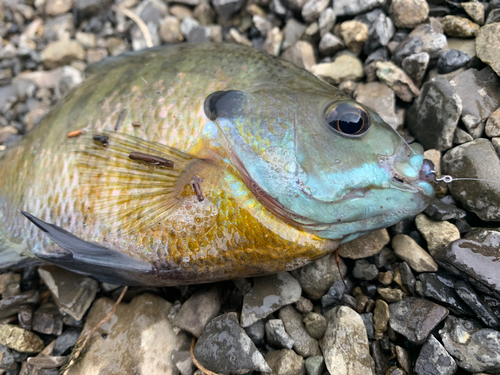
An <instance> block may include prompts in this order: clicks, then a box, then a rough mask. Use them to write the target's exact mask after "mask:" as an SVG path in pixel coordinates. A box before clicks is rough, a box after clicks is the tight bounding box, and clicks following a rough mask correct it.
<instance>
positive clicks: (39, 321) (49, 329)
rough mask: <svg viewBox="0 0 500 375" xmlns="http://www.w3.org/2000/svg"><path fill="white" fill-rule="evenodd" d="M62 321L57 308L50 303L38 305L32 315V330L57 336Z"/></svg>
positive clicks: (60, 331)
mask: <svg viewBox="0 0 500 375" xmlns="http://www.w3.org/2000/svg"><path fill="white" fill-rule="evenodd" d="M62 328H63V322H62V316H61V313H60V311H59V308H58V307H57V306H56V305H54V304H52V303H45V304H43V305H42V306H40V307H39V308H38V309H37V310H36V311H35V314H34V315H33V331H36V332H40V333H44V334H46V335H56V336H59V335H60V334H61V333H62Z"/></svg>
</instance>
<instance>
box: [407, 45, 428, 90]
mask: <svg viewBox="0 0 500 375" xmlns="http://www.w3.org/2000/svg"><path fill="white" fill-rule="evenodd" d="M429 60H430V56H429V54H428V53H427V52H420V53H415V54H413V55H410V56H407V57H405V58H404V59H403V61H402V63H401V66H402V68H403V70H404V71H405V73H406V74H408V76H409V77H410V78H411V79H412V80H413V82H414V83H415V85H416V86H417V87H420V86H421V84H422V79H423V78H424V76H425V72H426V71H427V66H428V65H429Z"/></svg>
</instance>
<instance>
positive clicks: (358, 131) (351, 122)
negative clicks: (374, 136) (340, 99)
mask: <svg viewBox="0 0 500 375" xmlns="http://www.w3.org/2000/svg"><path fill="white" fill-rule="evenodd" d="M326 123H327V124H328V125H329V126H330V127H331V128H332V129H333V130H334V131H335V132H337V133H339V134H341V135H343V136H346V137H351V138H358V137H361V136H363V135H364V134H365V133H366V132H367V131H368V129H369V128H370V125H371V121H370V116H369V115H368V113H367V112H366V110H364V109H363V108H361V107H359V106H357V105H353V104H350V103H340V104H339V105H337V106H335V107H330V108H328V110H327V111H326Z"/></svg>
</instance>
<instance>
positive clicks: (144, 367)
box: [68, 293, 191, 375]
mask: <svg viewBox="0 0 500 375" xmlns="http://www.w3.org/2000/svg"><path fill="white" fill-rule="evenodd" d="M114 303H115V301H114V300H111V299H108V298H100V299H98V300H96V301H95V302H94V304H93V305H92V308H91V309H90V311H89V313H88V315H87V317H86V323H85V327H84V328H83V331H82V333H81V338H83V337H86V336H87V335H88V334H89V332H90V331H91V330H92V328H93V327H94V326H96V325H97V323H99V321H101V320H102V318H103V317H105V316H106V314H107V313H108V312H109V311H110V310H111V308H112V307H113V305H114ZM171 306H172V304H171V303H170V302H167V301H165V300H164V299H163V298H160V297H157V296H154V295H152V294H148V293H146V294H141V295H140V296H138V297H135V298H134V299H133V300H132V301H131V302H130V303H127V304H124V303H121V304H120V305H118V306H117V309H116V310H115V313H114V315H113V317H112V318H111V319H110V320H108V321H107V322H106V323H104V324H103V325H101V326H100V327H99V331H98V332H99V334H97V335H94V337H93V338H92V340H90V343H89V346H88V347H87V349H86V352H85V355H84V356H82V358H80V360H79V361H77V362H76V364H75V365H74V366H73V367H71V368H70V370H69V372H68V375H77V374H99V373H102V374H107V375H119V374H127V373H130V369H132V368H133V369H134V371H136V372H138V373H144V374H153V373H155V372H156V371H158V369H162V372H163V373H164V374H169V375H173V374H176V373H177V369H175V367H174V366H175V365H174V363H173V362H172V354H173V352H174V350H177V349H178V348H181V347H186V346H187V347H189V343H190V341H191V339H190V338H188V337H187V335H186V334H184V333H182V332H181V333H179V334H176V333H175V331H174V328H173V327H172V325H171V324H170V322H169V320H168V318H167V315H168V312H169V309H170V307H171ZM81 338H80V339H81ZM159 348H161V350H160V351H159ZM117 358H119V359H120V360H119V361H118V360H117Z"/></svg>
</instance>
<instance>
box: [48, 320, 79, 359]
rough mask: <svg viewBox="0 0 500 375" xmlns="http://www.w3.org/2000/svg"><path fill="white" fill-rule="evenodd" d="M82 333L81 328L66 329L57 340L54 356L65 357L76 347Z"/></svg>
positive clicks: (53, 351)
mask: <svg viewBox="0 0 500 375" xmlns="http://www.w3.org/2000/svg"><path fill="white" fill-rule="evenodd" d="M81 331H82V330H81V329H80V328H74V327H70V328H68V329H65V330H64V332H63V333H62V335H61V336H59V337H58V338H57V340H56V343H55V345H54V349H53V350H52V354H53V355H56V356H60V355H64V354H65V353H66V351H67V350H68V349H69V348H71V347H72V346H73V345H75V343H76V341H77V340H78V337H79V336H80V333H81Z"/></svg>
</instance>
